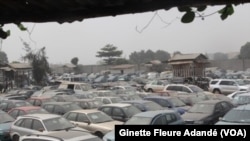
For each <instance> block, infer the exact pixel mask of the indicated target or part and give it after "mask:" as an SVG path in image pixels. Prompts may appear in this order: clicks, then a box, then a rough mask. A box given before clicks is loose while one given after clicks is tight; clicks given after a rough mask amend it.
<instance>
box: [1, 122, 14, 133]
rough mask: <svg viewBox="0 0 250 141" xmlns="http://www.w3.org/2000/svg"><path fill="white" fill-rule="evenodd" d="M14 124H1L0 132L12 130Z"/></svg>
mask: <svg viewBox="0 0 250 141" xmlns="http://www.w3.org/2000/svg"><path fill="white" fill-rule="evenodd" d="M12 123H13V122H8V123H2V124H0V130H2V131H6V130H10V127H11V124H12Z"/></svg>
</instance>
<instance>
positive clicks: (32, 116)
mask: <svg viewBox="0 0 250 141" xmlns="http://www.w3.org/2000/svg"><path fill="white" fill-rule="evenodd" d="M57 117H61V116H60V115H56V114H27V115H22V116H18V118H36V119H41V120H45V119H51V118H57Z"/></svg>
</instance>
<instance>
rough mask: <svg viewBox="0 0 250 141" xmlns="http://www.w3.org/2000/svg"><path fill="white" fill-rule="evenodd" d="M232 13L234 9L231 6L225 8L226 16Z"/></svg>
mask: <svg viewBox="0 0 250 141" xmlns="http://www.w3.org/2000/svg"><path fill="white" fill-rule="evenodd" d="M233 13H234V8H233V6H232V5H228V6H227V14H228V15H232V14H233Z"/></svg>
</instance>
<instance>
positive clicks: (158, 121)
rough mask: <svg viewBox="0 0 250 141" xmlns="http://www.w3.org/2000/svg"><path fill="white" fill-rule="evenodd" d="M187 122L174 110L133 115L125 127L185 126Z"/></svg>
mask: <svg viewBox="0 0 250 141" xmlns="http://www.w3.org/2000/svg"><path fill="white" fill-rule="evenodd" d="M184 124H185V121H184V120H183V119H182V117H181V116H180V114H179V113H178V112H176V111H174V110H156V111H147V112H141V113H138V114H135V115H133V116H132V117H131V118H130V119H129V120H128V121H126V122H125V123H124V125H184Z"/></svg>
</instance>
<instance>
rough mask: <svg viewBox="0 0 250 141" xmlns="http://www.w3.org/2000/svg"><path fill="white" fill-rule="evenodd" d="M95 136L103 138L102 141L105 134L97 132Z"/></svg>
mask: <svg viewBox="0 0 250 141" xmlns="http://www.w3.org/2000/svg"><path fill="white" fill-rule="evenodd" d="M95 135H96V136H97V137H99V138H101V139H102V137H103V134H102V133H101V132H99V131H97V132H95Z"/></svg>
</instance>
